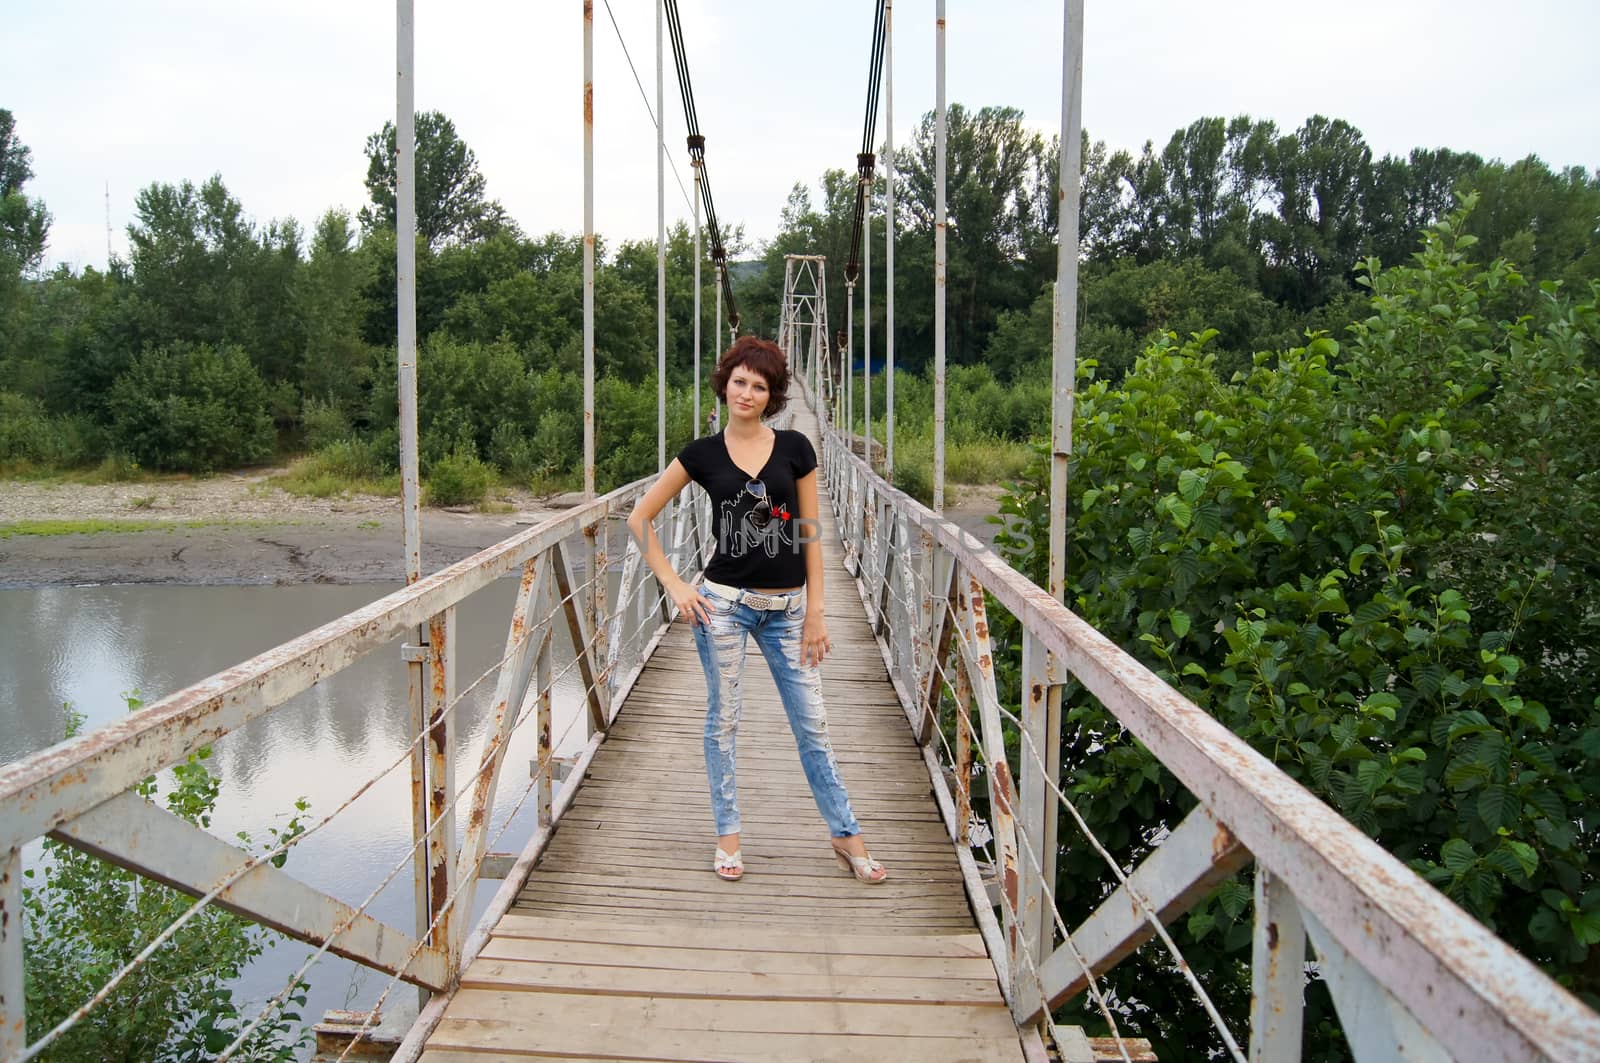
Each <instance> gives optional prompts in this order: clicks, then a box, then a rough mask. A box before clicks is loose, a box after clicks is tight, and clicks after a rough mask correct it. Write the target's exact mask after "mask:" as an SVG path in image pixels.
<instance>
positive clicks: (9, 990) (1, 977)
mask: <svg viewBox="0 0 1600 1063" xmlns="http://www.w3.org/2000/svg"><path fill="white" fill-rule="evenodd" d="M26 1001H27V974H26V972H25V970H24V968H23V962H22V850H20V849H7V850H5V851H4V852H0V1057H3V1058H5V1059H11V1058H12V1057H14V1056H19V1055H21V1054H22V1050H23V1049H24V1048H26V1047H27V1045H28V1012H27V1004H26Z"/></svg>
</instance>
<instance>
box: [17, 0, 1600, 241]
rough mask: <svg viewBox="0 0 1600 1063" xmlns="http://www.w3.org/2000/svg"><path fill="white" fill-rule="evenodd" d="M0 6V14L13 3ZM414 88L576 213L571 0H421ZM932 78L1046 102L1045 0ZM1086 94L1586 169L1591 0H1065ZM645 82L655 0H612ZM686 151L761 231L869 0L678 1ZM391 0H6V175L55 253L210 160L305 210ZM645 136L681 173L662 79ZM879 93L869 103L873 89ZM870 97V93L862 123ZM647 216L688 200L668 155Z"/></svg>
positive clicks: (851, 50) (906, 23)
mask: <svg viewBox="0 0 1600 1063" xmlns="http://www.w3.org/2000/svg"><path fill="white" fill-rule="evenodd" d="M895 6H896V10H895V34H894V87H893V93H894V132H895V137H896V139H897V141H899V142H901V143H904V141H905V140H906V139H907V137H908V136H909V133H910V130H911V129H912V127H913V126H914V125H915V123H916V121H917V119H918V118H919V116H920V115H922V114H923V113H925V112H926V111H928V110H931V109H932V107H933V106H934V99H935V97H934V4H933V2H932V0H900V2H899V3H897V4H896V5H895ZM18 7H20V10H18V9H17V8H18ZM416 7H417V74H416V103H417V107H418V109H419V110H440V111H443V112H444V113H445V114H447V115H448V116H449V117H450V118H451V119H452V120H453V121H454V122H455V124H456V128H457V130H458V131H459V132H460V134H461V136H462V137H463V138H464V139H465V140H466V142H467V143H468V144H469V145H470V146H471V147H472V149H473V150H474V151H475V152H476V153H477V156H478V162H479V166H480V168H481V169H482V171H483V174H484V176H485V177H486V178H487V179H488V188H489V194H490V195H491V196H493V197H495V198H497V199H499V200H500V201H501V202H503V203H504V204H505V206H506V207H507V209H508V210H509V211H510V213H511V214H512V216H513V217H514V218H515V219H516V220H517V221H518V223H519V224H521V226H522V227H523V229H524V230H526V231H527V232H529V233H531V234H542V233H544V232H548V231H550V230H564V231H568V232H576V231H578V230H580V229H581V227H582V220H583V214H582V210H583V185H582V174H583V168H582V164H583V156H582V113H581V99H582V76H583V75H582V4H581V0H536V2H529V0H521V2H509V0H454V2H451V3H444V2H439V0H416ZM948 8H949V10H948V26H949V29H948V44H947V48H948V53H947V54H948V59H947V63H948V67H947V69H948V75H947V76H948V99H949V100H950V101H951V102H953V103H961V104H964V105H966V106H968V107H974V108H976V107H981V106H984V105H989V104H1005V105H1010V106H1014V107H1018V108H1020V109H1021V110H1023V111H1024V113H1025V115H1026V119H1027V121H1028V122H1029V124H1030V125H1034V126H1036V127H1038V128H1039V129H1041V130H1043V131H1047V132H1049V131H1056V130H1059V128H1060V121H1061V115H1060V109H1061V38H1062V32H1061V5H1060V3H1059V2H1058V0H986V2H982V3H980V2H978V0H950V2H949V4H948ZM1087 8H1088V11H1087V16H1086V31H1085V61H1084V101H1083V120H1084V124H1085V125H1086V126H1087V127H1088V129H1089V131H1090V133H1091V135H1092V136H1094V137H1095V139H1103V140H1106V141H1108V142H1109V143H1110V144H1111V145H1113V146H1114V147H1128V148H1132V149H1135V150H1136V149H1137V148H1138V147H1139V146H1140V145H1141V144H1143V142H1144V141H1145V140H1147V139H1153V140H1154V141H1155V142H1156V144H1157V147H1158V148H1159V147H1160V146H1161V145H1162V144H1164V143H1165V142H1166V139H1167V138H1168V137H1169V136H1170V135H1171V133H1172V132H1173V130H1175V129H1177V128H1179V127H1181V126H1184V125H1187V124H1188V123H1189V122H1191V121H1192V120H1194V119H1195V118H1198V117H1201V116H1205V115H1224V116H1232V115H1235V114H1245V113H1247V114H1251V115H1254V116H1257V117H1263V118H1271V119H1273V120H1275V121H1276V122H1277V123H1278V124H1279V125H1280V126H1281V127H1284V128H1286V129H1292V128H1294V127H1295V126H1297V125H1299V124H1300V122H1302V121H1303V120H1304V119H1305V118H1306V117H1307V116H1309V115H1311V114H1315V113H1321V114H1326V115H1329V116H1332V117H1339V118H1344V119H1346V120H1347V121H1349V122H1351V123H1353V124H1354V125H1355V126H1356V127H1357V128H1358V129H1360V130H1361V131H1362V132H1363V133H1364V134H1365V135H1366V138H1367V141H1368V143H1369V144H1370V145H1371V146H1372V149H1373V151H1374V153H1375V154H1377V155H1382V154H1385V153H1391V152H1392V153H1402V154H1403V153H1404V152H1407V151H1409V150H1410V149H1411V148H1413V147H1419V146H1421V147H1440V146H1444V147H1450V148H1454V149H1457V150H1468V151H1475V152H1478V153H1480V154H1482V155H1484V156H1486V157H1491V158H1494V157H1498V158H1503V159H1507V160H1511V159H1517V158H1521V157H1523V156H1525V155H1527V154H1529V153H1537V154H1538V155H1539V156H1541V157H1542V158H1544V159H1545V160H1547V161H1548V162H1550V163H1551V164H1552V165H1556V166H1565V165H1581V166H1584V167H1586V168H1589V169H1593V168H1595V167H1597V166H1600V121H1597V119H1596V117H1595V115H1596V104H1597V100H1600V93H1597V91H1596V90H1597V88H1600V75H1597V74H1596V72H1595V71H1596V66H1595V63H1594V56H1593V47H1594V42H1595V41H1597V40H1600V4H1595V3H1593V2H1591V0H1526V2H1524V3H1520V4H1508V3H1505V2H1504V0H1496V2H1493V3H1490V2H1488V0H1450V2H1446V0H1381V2H1380V0H1345V2H1343V3H1340V4H1322V3H1318V4H1296V3H1288V2H1284V0H1274V2H1266V0H1232V2H1229V0H1224V2H1213V3H1196V2H1192V0H1190V2H1180V0H1144V2H1139V0H1124V2H1120V3H1110V2H1107V0H1088V5H1087ZM610 9H611V11H612V12H613V13H614V14H615V18H616V21H617V23H618V25H619V26H620V29H621V36H622V40H623V41H625V42H626V45H627V48H628V51H629V52H630V53H631V54H632V57H633V62H634V64H635V65H636V66H637V68H638V72H639V76H640V77H641V78H642V79H643V81H644V86H645V89H646V92H647V93H648V96H649V100H650V105H651V106H652V107H653V106H654V98H655V17H654V14H653V11H654V9H653V8H652V6H651V5H650V4H649V3H648V2H646V0H610ZM680 10H681V11H682V20H683V28H684V38H685V42H686V46H687V49H688V53H689V61H690V66H691V76H692V78H693V81H694V89H695V97H696V107H697V113H698V115H699V121H700V127H701V131H702V132H703V133H704V134H705V135H706V137H707V149H706V159H707V168H708V172H709V174H710V176H711V178H712V182H713V189H714V191H715V193H716V203H717V211H718V214H719V216H720V218H721V220H722V221H723V223H724V224H725V225H733V224H738V223H742V224H743V225H744V226H745V232H746V235H747V237H748V238H749V239H750V240H751V241H752V242H759V241H761V240H764V239H767V238H770V237H771V236H772V235H773V234H774V233H775V232H776V230H777V228H778V224H779V211H780V210H781V209H782V207H783V203H784V200H785V198H786V197H787V195H788V193H789V190H790V188H791V187H792V185H793V184H794V182H796V181H806V182H808V183H815V182H816V180H817V178H818V177H819V175H820V174H821V173H822V171H823V170H824V169H827V168H829V167H845V168H848V167H851V166H853V164H854V158H855V152H856V151H857V149H858V146H859V142H860V136H861V121H862V113H863V109H864V105H865V93H866V80H867V78H866V75H867V60H868V45H869V43H870V40H869V38H870V35H871V28H872V25H871V24H872V3H871V0H849V2H846V0H808V2H807V3H803V4H802V3H793V2H779V0H680ZM394 17H395V16H394V4H393V3H387V2H381V3H380V2H376V0H316V2H309V0H274V2H273V3H271V4H266V3H258V2H242V0H230V2H218V0H204V2H202V0H145V2H137V0H136V2H133V3H129V2H127V0H122V2H117V3H112V2H100V0H20V3H19V4H18V5H15V6H14V7H13V9H12V10H11V11H9V12H8V14H7V19H6V47H5V61H4V64H3V66H0V107H4V108H8V109H10V110H11V111H12V112H13V113H14V115H15V116H16V120H17V127H18V134H19V136H20V138H21V139H22V141H23V142H24V143H25V144H27V145H28V146H29V147H31V148H32V150H33V166H34V170H35V174H36V176H35V178H34V180H33V181H32V182H31V183H30V184H29V185H28V186H27V189H26V191H27V192H28V193H29V194H30V195H33V196H37V197H40V198H42V199H43V200H44V201H45V203H46V205H47V206H48V208H49V210H50V212H51V214H52V215H53V216H54V219H55V220H54V224H53V226H52V229H51V240H50V248H49V251H48V260H49V262H51V263H59V262H67V263H71V264H72V265H74V266H78V267H81V266H84V265H93V266H96V267H99V266H103V265H104V263H105V258H106V207H107V199H106V194H107V189H108V187H109V192H110V221H111V227H112V230H113V232H112V246H113V248H114V249H115V250H116V253H117V254H119V255H123V254H126V248H127V239H126V236H125V233H124V230H125V228H126V226H127V225H128V223H129V222H130V221H131V220H132V218H133V205H134V197H135V195H136V194H137V192H138V190H139V189H140V188H142V187H145V186H147V185H149V184H151V183H152V182H156V181H166V182H177V181H181V180H185V179H188V180H193V181H195V182H197V183H198V182H199V181H202V180H204V179H205V178H207V177H209V176H210V175H211V174H213V173H220V174H221V175H222V177H223V180H224V181H225V182H226V184H227V186H228V188H229V190H230V191H231V192H232V193H233V194H234V195H235V196H236V197H237V198H238V199H239V200H240V201H241V202H242V203H243V205H244V208H245V211H246V212H247V213H248V214H249V215H250V216H251V217H252V218H254V219H255V220H256V221H257V222H258V223H265V222H266V221H267V220H269V219H272V218H281V217H286V216H293V217H295V218H297V219H299V220H300V221H301V222H302V223H303V224H304V225H306V226H307V227H309V226H310V225H312V224H314V223H315V221H316V219H317V217H318V216H319V215H320V214H321V213H322V212H323V211H325V210H327V209H328V208H330V207H343V208H345V209H347V210H349V211H351V212H352V213H354V212H355V211H356V210H358V209H359V208H360V207H361V206H362V205H363V204H364V203H365V202H366V189H365V187H364V185H363V183H362V182H363V177H364V176H365V173H366V159H365V157H364V155H363V151H362V149H363V145H364V142H365V140H366V137H367V135H368V134H369V133H371V132H373V131H375V130H377V129H378V128H379V127H381V126H382V124H383V122H384V121H385V120H386V119H392V118H393V116H394V107H395V105H394ZM595 23H596V24H595V82H596V84H595V121H596V134H595V136H596V167H597V174H598V178H597V192H596V196H597V205H596V222H597V227H598V228H599V230H600V232H601V233H602V234H604V235H605V236H606V237H607V238H609V239H610V240H611V241H612V242H613V245H614V243H615V242H616V241H618V240H621V239H638V238H653V237H654V235H655V157H654V135H653V131H652V127H651V119H650V117H649V115H648V113H647V111H646V109H645V100H644V99H643V98H641V96H640V92H639V89H638V88H637V87H636V86H635V84H634V80H633V75H632V74H631V73H630V71H629V69H628V64H627V61H626V60H625V59H624V56H623V50H622V45H621V44H620V43H619V41H618V35H617V33H616V31H615V30H613V28H612V22H611V18H610V17H609V16H608V13H607V6H606V0H596V14H595ZM667 69H668V77H667V81H666V100H667V106H666V112H667V133H666V138H667V147H668V151H669V155H670V157H671V158H672V159H673V160H674V161H675V162H676V163H677V169H678V172H679V173H680V174H681V175H682V177H683V179H684V180H687V179H688V175H689V170H688V166H687V163H686V151H685V148H684V139H683V134H684V122H683V108H682V103H681V100H680V98H679V96H678V94H677V91H676V85H675V83H674V81H673V79H672V67H671V61H670V51H669V59H668V68H667ZM887 103H888V100H887V97H885V99H884V106H885V107H886V106H887ZM885 127H886V115H885V114H884V113H883V112H882V111H880V116H879V135H880V139H881V137H882V134H883V132H884V130H885ZM667 182H668V193H667V212H668V217H669V219H673V218H688V217H689V209H690V208H689V206H688V201H687V199H686V198H685V196H684V194H683V193H682V192H681V191H679V189H678V186H677V183H676V181H675V180H674V178H673V175H672V171H671V170H669V171H668V177H667Z"/></svg>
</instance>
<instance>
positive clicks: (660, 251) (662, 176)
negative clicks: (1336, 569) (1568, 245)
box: [655, 0, 667, 472]
mask: <svg viewBox="0 0 1600 1063" xmlns="http://www.w3.org/2000/svg"><path fill="white" fill-rule="evenodd" d="M665 2H666V0H655V7H656V472H661V471H663V470H665V469H666V467H667V112H666V108H665V98H666V90H665V89H664V87H663V86H664V85H665V80H664V79H665V76H666V70H665V69H664V60H665V53H664V50H663V47H662V46H663V44H664V42H665V37H664V34H663V27H662V16H663V5H664V4H665Z"/></svg>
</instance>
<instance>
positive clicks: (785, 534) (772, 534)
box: [717, 485, 794, 558]
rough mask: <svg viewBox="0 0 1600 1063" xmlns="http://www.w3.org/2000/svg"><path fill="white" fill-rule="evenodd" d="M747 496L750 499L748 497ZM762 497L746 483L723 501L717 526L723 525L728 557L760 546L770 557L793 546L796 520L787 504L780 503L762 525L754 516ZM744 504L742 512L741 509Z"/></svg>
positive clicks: (724, 548) (721, 526)
mask: <svg viewBox="0 0 1600 1063" xmlns="http://www.w3.org/2000/svg"><path fill="white" fill-rule="evenodd" d="M746 499H748V501H746ZM758 501H759V499H758V498H757V496H756V495H755V493H754V492H752V491H751V490H750V488H749V486H748V485H747V486H746V487H745V489H744V490H742V491H740V492H739V493H738V494H737V495H735V496H734V497H732V498H729V499H724V500H723V502H722V519H721V520H719V521H718V522H717V527H719V528H721V529H722V535H723V542H722V543H721V544H720V546H721V549H722V552H723V553H725V554H727V555H728V556H729V557H735V558H737V557H744V556H746V555H747V554H749V553H751V552H752V551H754V550H755V549H756V548H757V547H760V548H761V549H762V550H764V551H765V552H766V555H767V556H768V557H777V556H778V551H779V550H782V549H784V548H788V549H789V550H790V551H791V552H793V550H794V520H793V515H792V514H791V513H790V512H789V508H788V506H786V505H784V504H783V503H779V504H778V505H776V506H774V507H773V509H772V516H771V517H770V518H769V519H768V520H767V523H766V524H765V526H763V525H762V524H761V523H760V522H759V521H757V520H756V517H755V506H756V502H758ZM741 508H743V510H744V511H743V512H742V513H741V512H739V510H740V509H741Z"/></svg>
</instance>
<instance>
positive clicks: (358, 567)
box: [0, 471, 994, 588]
mask: <svg viewBox="0 0 1600 1063" xmlns="http://www.w3.org/2000/svg"><path fill="white" fill-rule="evenodd" d="M269 475H270V471H268V472H260V473H251V474H223V475H219V476H213V477H209V478H206V479H200V480H171V481H160V482H155V483H148V482H147V483H133V484H96V485H86V484H40V483H34V482H29V481H18V480H6V481H0V536H3V537H0V588H8V587H9V588H14V587H39V586H60V585H74V584H86V583H178V584H195V585H209V584H277V583H371V582H378V581H384V580H400V579H403V578H404V575H405V569H404V558H403V556H402V551H401V545H400V544H401V527H400V501H399V499H395V498H379V497H374V496H367V495H357V496H350V497H345V498H334V499H316V498H301V497H299V496H296V495H290V494H287V493H285V492H283V491H281V490H279V489H278V488H276V487H273V486H271V485H269V484H268V483H267V478H268V476H269ZM993 495H994V492H992V491H988V490H984V489H977V488H975V489H970V490H963V491H962V492H960V493H959V495H958V503H957V504H956V505H955V506H953V507H952V508H951V510H950V515H951V516H952V517H954V518H955V519H956V520H957V521H958V522H959V523H961V524H962V525H963V526H965V527H966V528H968V530H970V531H972V532H973V533H974V534H977V535H979V536H980V537H982V538H984V539H986V540H987V539H988V538H990V537H991V535H992V532H993V528H992V526H989V525H986V524H985V522H984V520H983V518H984V516H985V514H987V513H990V512H993V511H994V497H993ZM575 501H577V499H576V497H575V496H571V495H567V496H558V497H551V498H537V497H535V496H533V495H531V494H528V493H526V492H521V493H517V492H513V493H509V494H506V495H504V496H502V497H501V498H499V499H497V504H498V505H499V506H502V507H505V508H506V509H507V512H504V513H480V512H476V511H473V510H459V511H458V510H439V509H425V510H423V513H422V542H423V559H422V560H423V570H424V571H427V572H432V571H436V570H437V569H440V568H442V567H444V566H445V565H448V564H451V563H452V562H455V561H459V560H460V559H461V558H463V557H467V556H469V555H471V554H474V553H476V552H477V551H479V550H481V549H483V548H484V547H486V546H490V545H493V544H494V543H497V542H499V541H500V540H502V539H504V538H506V537H507V536H509V535H512V534H515V533H516V532H517V531H518V530H519V529H521V528H525V527H527V526H528V525H530V524H535V523H538V522H539V521H541V520H545V519H547V518H549V517H550V516H552V515H553V514H555V513H558V512H560V511H561V510H562V509H564V508H566V507H568V506H571V505H572V504H574V502H575ZM86 520H107V521H122V522H138V523H141V524H144V523H149V524H152V525H156V526H155V527H152V528H150V529H148V530H140V531H120V532H99V533H94V534H82V533H76V534H66V535H59V534H58V535H16V534H13V535H9V536H4V526H5V525H9V524H16V523H18V522H24V521H86Z"/></svg>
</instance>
